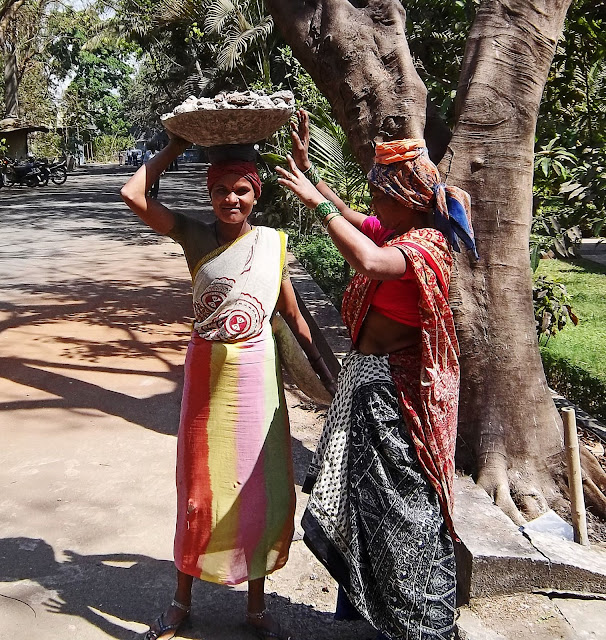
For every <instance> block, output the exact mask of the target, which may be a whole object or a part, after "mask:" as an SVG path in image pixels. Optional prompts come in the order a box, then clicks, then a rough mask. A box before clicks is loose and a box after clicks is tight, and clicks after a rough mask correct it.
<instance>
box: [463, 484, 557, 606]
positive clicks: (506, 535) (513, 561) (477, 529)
mask: <svg viewBox="0 0 606 640" xmlns="http://www.w3.org/2000/svg"><path fill="white" fill-rule="evenodd" d="M454 525H455V530H456V531H457V533H458V535H459V537H460V538H461V543H460V544H457V545H456V552H457V580H458V587H459V598H460V599H461V601H462V602H468V601H469V599H470V598H474V597H481V596H487V595H497V594H506V593H515V592H518V591H522V592H524V591H532V590H533V589H534V588H538V587H541V586H543V585H544V584H545V582H546V581H547V578H548V575H549V563H548V561H547V559H546V558H545V557H544V556H543V555H542V554H541V553H539V552H538V551H537V550H536V549H535V548H534V547H533V546H532V545H531V544H530V542H529V541H528V540H527V539H526V538H525V537H524V536H523V535H522V533H521V532H520V531H519V528H518V527H517V526H516V525H515V524H514V523H513V522H512V521H511V520H510V519H509V518H508V517H507V516H506V515H505V514H504V513H503V511H501V509H499V508H498V507H497V506H496V505H495V504H494V503H493V501H492V500H491V499H490V497H489V496H488V494H487V493H486V492H485V491H484V490H483V489H482V488H481V487H478V486H477V485H476V484H475V482H474V481H473V480H472V479H471V478H470V477H469V476H462V477H458V478H457V479H456V480H455V511H454Z"/></svg>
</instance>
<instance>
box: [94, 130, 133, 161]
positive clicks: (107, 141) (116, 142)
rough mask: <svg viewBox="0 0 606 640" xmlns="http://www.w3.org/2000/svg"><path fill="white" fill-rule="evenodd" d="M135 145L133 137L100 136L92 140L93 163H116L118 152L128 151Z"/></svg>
mask: <svg viewBox="0 0 606 640" xmlns="http://www.w3.org/2000/svg"><path fill="white" fill-rule="evenodd" d="M134 144H135V139H134V137H133V136H130V135H128V136H119V135H107V134H105V135H101V136H97V137H96V138H95V139H94V140H93V157H94V159H95V162H117V161H118V152H119V151H122V150H123V149H130V148H131V147H133V146H134Z"/></svg>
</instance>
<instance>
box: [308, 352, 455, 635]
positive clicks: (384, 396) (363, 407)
mask: <svg viewBox="0 0 606 640" xmlns="http://www.w3.org/2000/svg"><path fill="white" fill-rule="evenodd" d="M306 485H307V487H308V488H309V487H310V485H313V490H312V491H311V496H310V500H309V504H308V507H307V510H306V511H305V514H304V516H303V528H304V530H305V540H306V543H307V545H308V546H309V547H310V549H311V550H312V551H313V552H314V554H315V555H316V556H317V557H318V559H319V560H320V561H321V562H322V563H323V564H324V565H325V566H326V567H327V569H328V570H329V572H330V573H331V575H332V576H333V577H334V578H335V580H337V582H339V584H340V585H341V586H342V587H343V589H344V590H345V592H346V593H347V596H348V598H349V600H350V601H351V603H352V604H353V605H354V607H355V608H356V609H357V610H358V611H359V612H360V614H362V616H364V618H366V619H367V620H368V621H369V622H370V623H371V624H372V625H373V626H374V627H375V628H376V629H378V630H380V631H381V632H382V633H383V634H384V635H385V636H386V637H387V638H389V639H390V640H430V639H431V640H450V639H451V638H452V637H453V633H454V617H455V599H456V595H455V591H456V575H455V573H456V572H455V558H454V550H453V542H452V539H451V537H450V534H449V533H448V531H447V529H446V527H445V525H444V520H443V517H442V513H441V510H440V505H439V502H438V496H437V494H436V492H435V490H434V489H433V487H432V486H431V484H430V483H429V481H428V480H427V478H426V477H425V475H424V474H423V471H422V469H421V465H420V464H419V461H418V459H417V455H416V451H415V448H414V446H413V443H412V442H411V440H410V436H409V434H408V430H407V428H406V426H405V425H404V423H403V418H402V413H401V412H400V408H399V405H398V399H397V392H396V388H395V386H394V383H393V381H392V379H391V375H390V370H389V363H388V360H387V356H372V355H370V356H365V355H363V354H360V353H358V352H352V353H351V354H349V356H348V357H347V358H346V359H345V361H344V363H343V369H342V371H341V374H340V377H339V390H338V392H337V395H336V396H335V399H334V401H333V404H332V405H331V408H330V410H329V413H328V416H327V423H326V427H325V429H324V432H323V436H322V439H321V441H320V444H319V445H318V450H317V451H316V455H315V456H314V459H313V462H312V467H311V468H310V476H309V478H308V482H307V483H306Z"/></svg>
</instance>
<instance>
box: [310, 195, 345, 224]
mask: <svg viewBox="0 0 606 640" xmlns="http://www.w3.org/2000/svg"><path fill="white" fill-rule="evenodd" d="M335 211H336V212H337V213H339V210H338V209H337V207H336V206H335V203H334V202H331V201H330V200H324V202H320V204H319V205H318V206H317V207H316V208H315V209H314V213H315V214H316V218H318V220H320V221H321V222H322V221H323V220H324V218H326V216H327V215H328V214H329V213H334V212H335Z"/></svg>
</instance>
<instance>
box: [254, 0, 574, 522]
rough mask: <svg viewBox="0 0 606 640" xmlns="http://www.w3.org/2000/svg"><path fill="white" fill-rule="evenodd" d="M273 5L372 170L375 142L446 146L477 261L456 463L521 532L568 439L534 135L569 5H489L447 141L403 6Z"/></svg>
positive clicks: (467, 285)
mask: <svg viewBox="0 0 606 640" xmlns="http://www.w3.org/2000/svg"><path fill="white" fill-rule="evenodd" d="M265 2H266V5H267V6H268V8H269V10H270V12H271V14H272V15H273V17H274V20H275V22H276V24H277V26H278V28H279V29H280V30H281V32H282V34H283V36H284V38H285V39H286V41H287V42H288V44H289V45H290V46H291V48H292V49H293V52H294V53H295V55H296V56H297V58H298V59H299V60H300V61H301V63H302V64H303V65H304V66H305V68H306V69H307V71H308V72H309V73H310V75H311V76H312V78H313V79H314V81H315V82H316V84H317V85H318V87H319V88H320V89H321V90H322V92H323V93H324V94H325V95H326V96H327V97H328V99H329V100H330V102H331V105H332V106H333V109H334V114H335V116H336V118H337V120H338V121H339V123H340V124H341V125H342V126H343V128H344V129H345V131H346V132H347V135H348V137H349V140H350V142H351V145H352V148H353V149H354V152H355V153H356V155H357V157H358V159H359V160H360V162H361V164H362V166H363V167H364V168H368V166H369V165H370V163H371V162H372V144H371V141H372V140H373V139H374V138H375V137H378V138H383V139H395V138H405V137H417V136H419V137H423V132H424V133H425V138H426V139H428V140H429V139H435V140H437V143H436V144H435V145H434V146H433V150H434V153H433V155H432V157H433V158H434V161H435V158H436V157H437V158H438V159H440V158H442V156H444V157H443V159H442V161H441V163H440V170H441V172H442V176H443V178H444V179H445V181H447V182H448V183H450V184H453V185H457V186H459V187H462V188H463V189H466V190H467V191H468V192H469V193H470V194H471V196H472V202H473V205H472V215H473V223H474V228H475V232H476V236H477V243H478V250H479V253H480V261H479V262H477V263H476V262H475V261H473V259H472V258H470V257H469V256H468V255H466V254H461V255H458V256H457V260H456V274H455V275H456V277H455V279H454V280H455V281H454V283H453V285H452V287H451V301H452V306H453V308H454V311H455V318H456V321H457V329H458V335H459V339H460V343H461V352H462V353H461V363H462V385H461V409H460V422H459V434H460V437H459V443H458V447H457V455H458V462H459V464H461V466H463V467H464V468H465V469H466V470H468V471H472V472H475V473H476V474H477V477H478V481H479V483H480V484H482V486H483V487H484V488H485V489H486V490H487V491H488V492H489V493H490V494H491V495H492V496H493V497H494V498H495V500H496V501H497V503H498V504H499V505H500V506H502V507H503V508H504V509H505V511H506V512H507V513H508V515H510V517H512V518H513V519H514V520H515V521H517V522H522V521H523V517H522V515H521V513H522V512H523V513H525V514H527V515H530V516H534V515H536V514H537V513H539V512H541V511H543V510H545V508H546V506H547V504H548V503H550V502H552V501H555V500H557V499H558V498H557V496H558V494H557V491H556V485H555V482H554V480H553V474H554V471H553V464H552V463H553V460H548V459H549V458H550V457H552V456H556V457H558V456H561V455H562V449H563V440H562V428H561V421H560V419H559V416H558V414H557V411H556V409H555V406H554V404H553V402H552V400H551V397H550V394H549V390H548V388H547V383H546V380H545V376H544V373H543V367H542V364H541V359H540V354H539V350H538V344H537V337H536V330H535V321H534V314H533V306H532V278H531V276H532V274H531V269H530V261H529V250H528V241H529V233H530V223H531V215H532V178H533V152H534V132H535V127H536V120H537V116H538V112H539V104H540V100H541V95H542V92H543V88H544V85H545V82H546V80H547V74H548V71H549V67H550V64H551V60H552V58H553V54H554V51H555V46H556V42H557V40H558V38H559V36H560V35H561V33H562V29H563V25H564V18H565V16H566V11H567V9H568V7H569V5H570V3H571V0H483V2H482V3H481V5H480V8H479V10H478V13H477V15H476V19H475V21H474V24H473V26H472V29H471V32H470V35H469V39H468V42H467V48H466V52H465V56H464V61H463V68H462V72H461V77H460V83H459V88H458V95H457V124H456V126H455V130H454V132H453V137H452V139H451V140H450V142H449V143H448V135H446V136H444V129H443V125H440V124H439V123H438V124H436V122H437V121H436V120H435V119H427V120H426V104H425V103H426V91H425V87H424V86H419V85H420V84H421V85H422V83H421V81H420V79H419V77H418V75H417V74H416V72H415V71H414V66H413V63H412V60H411V56H410V52H409V49H408V46H407V44H406V40H405V32H404V12H403V10H402V8H401V7H400V5H399V3H398V2H395V1H390V0H367V1H364V0H358V1H354V0H351V1H348V0H265ZM404 4H405V3H404ZM426 122H427V127H425V123H426ZM436 131H438V134H437V135H435V136H434V133H435V132H436ZM428 146H429V145H428ZM444 151H446V152H445V153H444ZM430 153H431V148H430ZM548 465H549V466H548ZM512 498H513V499H512Z"/></svg>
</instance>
